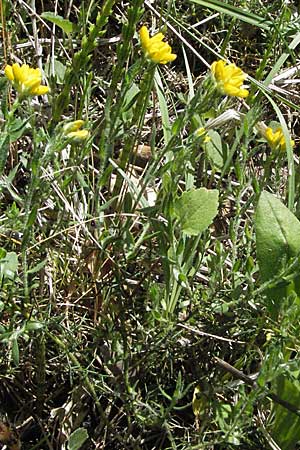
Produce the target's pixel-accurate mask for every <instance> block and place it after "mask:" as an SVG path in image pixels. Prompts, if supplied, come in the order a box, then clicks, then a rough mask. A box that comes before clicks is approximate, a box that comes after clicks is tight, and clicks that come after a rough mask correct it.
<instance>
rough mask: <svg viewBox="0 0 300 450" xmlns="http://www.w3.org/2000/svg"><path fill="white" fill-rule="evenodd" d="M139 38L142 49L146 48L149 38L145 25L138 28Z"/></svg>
mask: <svg viewBox="0 0 300 450" xmlns="http://www.w3.org/2000/svg"><path fill="white" fill-rule="evenodd" d="M140 40H141V44H142V47H143V48H144V49H147V48H148V45H149V40H150V38H149V31H148V28H147V27H145V25H143V26H142V28H141V29H140Z"/></svg>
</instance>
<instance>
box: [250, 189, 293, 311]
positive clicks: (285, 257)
mask: <svg viewBox="0 0 300 450" xmlns="http://www.w3.org/2000/svg"><path fill="white" fill-rule="evenodd" d="M255 227H256V251H257V260H258V265H259V270H260V275H261V280H262V281H263V282H266V281H269V280H271V279H272V278H274V277H276V276H277V275H279V274H280V272H281V271H282V270H283V269H284V267H285V266H286V264H287V262H288V261H289V260H290V259H291V258H292V257H295V256H296V255H297V254H298V253H299V252H300V222H299V220H298V219H297V218H296V217H295V216H294V214H293V213H292V212H291V211H290V210H289V209H288V208H287V207H286V206H284V204H283V203H282V202H281V201H280V200H279V199H278V198H277V197H276V196H275V195H273V194H270V193H268V192H262V193H261V195H260V198H259V201H258V204H257V209H256V214H255ZM286 289H287V287H278V288H277V287H276V288H273V289H270V290H269V291H268V293H267V295H268V297H269V299H270V300H271V302H270V303H269V305H268V306H269V312H271V313H275V312H276V311H277V309H278V306H277V307H276V302H277V301H280V298H282V296H283V295H286ZM277 305H278V304H277Z"/></svg>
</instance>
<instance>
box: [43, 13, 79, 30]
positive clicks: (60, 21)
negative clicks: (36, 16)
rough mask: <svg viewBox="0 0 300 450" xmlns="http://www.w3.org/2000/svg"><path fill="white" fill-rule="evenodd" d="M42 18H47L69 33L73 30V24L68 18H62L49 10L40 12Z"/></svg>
mask: <svg viewBox="0 0 300 450" xmlns="http://www.w3.org/2000/svg"><path fill="white" fill-rule="evenodd" d="M41 17H42V18H43V19H46V20H49V22H52V23H55V25H57V26H58V27H59V28H61V29H62V30H63V31H64V32H65V33H67V34H70V33H72V31H73V24H72V22H70V20H67V19H64V18H63V17H61V16H59V15H57V14H54V13H53V12H51V11H45V12H43V13H42V14H41Z"/></svg>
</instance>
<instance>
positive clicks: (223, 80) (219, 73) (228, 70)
mask: <svg viewBox="0 0 300 450" xmlns="http://www.w3.org/2000/svg"><path fill="white" fill-rule="evenodd" d="M211 72H212V74H213V76H214V79H215V81H216V83H217V86H218V89H219V90H220V91H221V92H222V94H226V95H230V96H232V97H241V98H246V97H248V95H249V91H247V89H243V88H241V86H242V84H243V82H244V81H245V79H246V78H247V74H246V73H244V72H243V71H242V70H241V69H239V68H238V67H237V66H236V65H235V64H234V63H232V64H227V63H226V62H225V61H222V60H219V61H215V62H213V63H212V65H211Z"/></svg>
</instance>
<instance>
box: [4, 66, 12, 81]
mask: <svg viewBox="0 0 300 450" xmlns="http://www.w3.org/2000/svg"><path fill="white" fill-rule="evenodd" d="M4 73H5V76H6V78H8V79H9V81H13V80H14V73H13V69H12V67H11V66H10V65H7V66H6V67H5V69H4Z"/></svg>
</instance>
